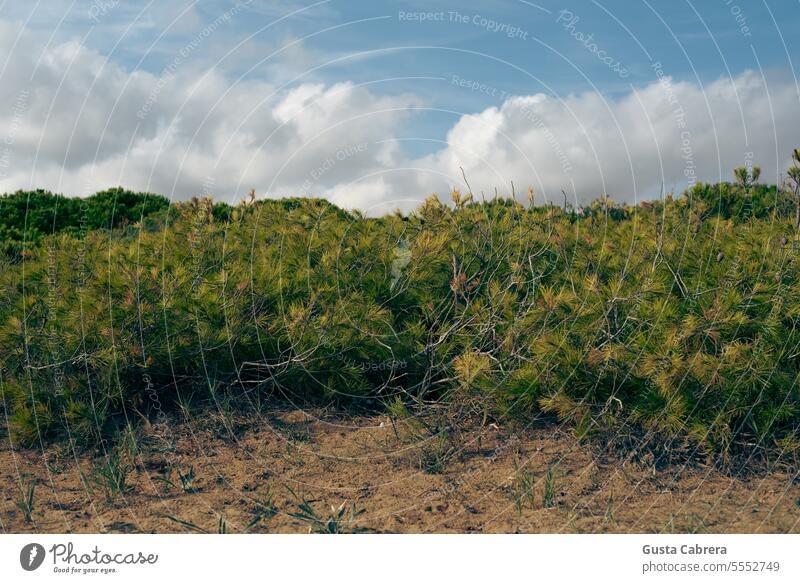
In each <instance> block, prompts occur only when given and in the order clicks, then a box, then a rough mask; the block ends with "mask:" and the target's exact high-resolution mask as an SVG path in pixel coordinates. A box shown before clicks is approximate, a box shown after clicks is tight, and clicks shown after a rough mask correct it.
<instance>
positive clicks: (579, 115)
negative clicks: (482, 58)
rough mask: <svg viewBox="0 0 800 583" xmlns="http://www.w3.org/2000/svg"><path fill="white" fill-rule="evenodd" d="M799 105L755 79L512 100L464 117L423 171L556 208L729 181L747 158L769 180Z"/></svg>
mask: <svg viewBox="0 0 800 583" xmlns="http://www.w3.org/2000/svg"><path fill="white" fill-rule="evenodd" d="M798 105H800V103H799V102H798V91H797V88H796V87H795V85H794V83H793V82H790V81H786V80H781V79H772V80H771V81H770V82H769V83H768V85H766V86H765V85H764V83H763V81H762V78H761V77H760V75H758V74H757V73H755V72H752V71H747V72H745V73H742V74H741V75H739V76H738V77H735V78H734V79H733V80H731V79H720V80H717V81H714V82H712V83H710V84H708V85H706V86H705V88H701V87H700V86H698V85H696V84H692V83H686V82H673V81H672V80H671V79H669V78H664V79H662V81H661V82H658V83H653V84H651V85H648V86H646V87H643V88H639V89H636V90H633V91H631V93H630V94H628V95H627V96H625V97H623V98H621V99H619V100H616V101H612V100H606V99H604V98H603V97H602V96H601V95H599V94H598V93H596V92H587V93H582V94H579V95H569V96H567V97H565V98H564V99H561V100H558V99H554V98H552V97H549V96H545V95H542V94H539V95H534V96H528V97H512V98H510V99H508V100H507V101H505V103H503V105H502V106H501V107H500V108H499V109H498V108H490V109H487V110H485V111H483V112H481V113H479V114H475V115H467V116H463V117H462V118H461V119H460V120H459V121H458V123H456V125H455V126H454V127H453V128H452V129H451V130H450V132H449V134H448V137H447V141H448V144H449V145H448V147H447V148H445V149H443V150H442V151H440V152H438V153H436V154H434V155H432V156H429V157H428V158H427V159H426V160H425V163H426V164H427V165H429V166H431V167H435V168H438V169H440V170H441V171H443V172H445V173H447V174H449V175H453V176H456V175H458V174H460V170H459V168H458V167H459V166H463V167H464V169H465V171H466V173H467V177H468V178H469V180H470V182H471V184H472V187H473V189H475V190H479V189H485V190H486V191H487V192H491V191H493V189H494V187H495V186H498V185H502V186H504V187H505V188H508V185H509V183H510V181H511V180H514V182H515V183H516V184H517V185H518V186H519V185H526V184H531V185H534V186H535V187H536V189H537V191H538V192H539V193H541V194H543V195H545V196H546V197H547V199H549V200H555V201H561V200H562V196H561V194H560V191H561V189H562V188H563V189H564V190H566V192H567V193H569V194H570V195H572V193H573V189H574V192H576V193H577V198H578V200H579V201H580V202H585V201H587V200H589V199H591V198H594V197H595V196H597V195H598V194H601V193H602V192H603V191H605V192H607V193H609V194H612V195H613V196H614V197H615V198H616V199H618V200H626V201H633V200H634V199H636V198H638V199H641V198H646V197H652V196H653V194H654V193H656V192H657V191H658V190H659V188H660V185H661V183H662V181H663V182H664V184H665V188H667V189H669V188H670V187H672V186H678V187H681V186H683V185H685V184H686V183H687V182H688V181H689V180H690V179H691V178H693V177H694V178H696V179H699V180H704V181H717V180H729V179H730V177H731V170H732V168H733V167H735V166H740V165H743V164H745V162H746V160H747V159H748V158H749V157H751V156H752V159H753V160H754V163H755V164H760V165H761V166H762V169H763V171H764V173H763V176H764V179H765V180H768V181H775V180H776V178H777V177H778V175H779V172H780V171H782V170H784V169H785V168H786V166H787V165H788V160H789V156H790V152H791V148H793V147H795V146H796V145H798V144H800V107H798ZM743 120H744V123H743ZM776 152H777V154H776ZM539 200H542V198H540V199H539Z"/></svg>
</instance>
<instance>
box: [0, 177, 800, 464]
mask: <svg viewBox="0 0 800 583" xmlns="http://www.w3.org/2000/svg"><path fill="white" fill-rule="evenodd" d="M715 188H716V190H715ZM726 188H729V187H726V186H724V185H717V186H716V187H714V188H712V187H705V186H703V187H696V188H695V189H694V190H693V191H692V192H691V193H688V194H687V196H685V197H682V198H680V199H678V200H672V199H667V200H666V201H664V202H663V203H647V204H642V205H640V206H637V207H616V206H614V205H613V203H611V202H610V201H608V200H601V201H600V202H598V203H597V204H595V205H592V206H591V207H589V208H588V209H585V210H584V211H582V212H572V211H571V210H569V209H561V208H558V207H539V208H535V209H525V208H523V207H522V206H521V205H519V204H517V203H515V202H513V201H509V200H497V201H492V202H487V203H464V204H459V205H458V206H457V208H451V207H449V206H446V205H443V204H442V203H440V202H439V201H438V199H435V198H431V199H429V200H427V201H426V202H425V203H424V204H423V205H422V206H421V207H420V208H419V209H418V210H417V211H416V212H415V213H413V214H412V215H411V216H409V217H403V216H400V215H399V214H398V215H392V216H386V217H382V218H377V219H373V218H365V217H362V216H361V215H359V214H358V213H349V212H346V211H343V210H341V209H338V208H336V207H334V206H333V205H331V204H330V203H327V202H324V201H319V200H310V199H290V200H284V201H260V202H255V203H251V204H242V205H240V206H238V207H226V206H224V205H222V206H221V205H213V204H212V203H211V202H210V201H208V200H197V199H195V200H193V201H191V202H187V203H180V204H175V205H172V207H171V208H170V210H169V213H166V214H165V213H162V214H161V215H154V216H160V217H161V219H160V220H161V221H162V222H161V223H159V224H155V223H154V224H152V225H150V227H147V226H146V225H142V228H141V229H140V230H138V231H135V235H136V236H135V237H134V236H126V235H125V234H124V233H123V234H121V235H120V236H112V237H109V236H108V234H107V233H101V232H90V233H88V234H86V236H85V237H83V239H78V238H75V237H72V236H69V235H67V234H61V235H58V236H52V237H48V238H46V239H44V240H43V241H42V244H41V245H39V246H38V247H36V248H35V249H32V250H31V252H30V257H28V258H27V259H26V261H25V264H24V270H25V271H24V279H23V271H22V266H20V265H10V266H6V268H4V269H3V270H2V271H0V274H1V275H0V291H2V292H3V293H2V295H0V298H1V299H0V346H3V352H2V355H1V356H0V360H1V361H0V365H2V367H3V369H4V371H5V372H4V376H3V379H2V381H3V384H2V389H3V397H4V401H5V402H6V403H7V404H8V406H9V407H10V409H11V412H12V426H11V429H12V431H13V433H14V435H15V437H16V438H17V439H19V440H24V441H27V442H30V441H33V440H35V439H37V438H39V437H41V436H53V437H57V436H64V435H67V434H68V433H69V434H70V435H73V436H79V437H83V438H84V439H85V440H86V441H87V442H94V441H96V440H97V439H101V438H102V437H103V436H107V435H112V434H114V432H116V431H118V430H119V429H120V428H121V427H123V426H125V424H126V423H127V421H126V420H129V419H135V418H137V417H138V416H137V415H136V412H138V413H140V414H142V415H151V416H152V415H154V414H156V412H157V411H159V410H161V409H162V408H164V409H167V408H169V407H170V406H171V405H172V404H173V403H174V402H175V401H176V399H179V398H180V399H185V398H186V397H187V396H190V395H191V396H194V397H201V398H208V399H211V398H215V397H216V396H217V395H218V394H219V393H220V392H225V393H227V395H228V396H230V397H232V398H236V399H240V400H242V401H246V400H248V399H250V398H251V396H252V395H253V394H254V391H261V392H267V393H275V394H281V395H289V396H292V397H293V398H302V399H318V400H324V401H328V402H335V403H338V404H341V405H346V406H351V407H360V406H369V405H370V403H372V402H374V400H376V399H377V400H383V401H388V400H391V399H394V398H396V397H397V396H403V398H408V397H409V396H413V397H414V398H415V399H417V400H420V401H426V400H448V399H462V398H469V399H473V400H477V401H478V402H481V403H484V404H485V405H486V404H488V405H486V406H490V407H491V409H492V411H491V413H490V414H491V415H506V416H514V417H518V418H523V419H530V418H531V417H533V416H536V415H538V414H540V413H542V412H544V413H547V414H552V415H555V416H557V417H558V418H560V419H562V420H567V421H569V422H570V423H572V424H573V426H574V427H575V428H576V431H577V432H578V434H579V435H580V436H586V435H590V434H593V433H599V432H630V431H634V430H636V431H639V432H640V433H644V434H645V435H649V436H660V437H665V438H668V439H672V438H681V439H690V440H692V441H693V442H694V443H696V444H697V445H698V446H699V447H701V448H702V449H703V450H704V451H706V452H709V453H711V452H715V453H727V452H731V451H734V450H736V451H755V450H756V449H758V450H759V451H760V450H763V449H772V450H780V451H788V450H793V449H796V448H797V445H798V426H799V423H798V420H799V419H800V416H799V415H798V406H800V392H799V391H798V384H797V381H798V371H799V370H800V362H799V361H798V353H800V349H799V347H800V332H799V331H798V330H800V279H799V278H798V275H800V274H799V273H798V269H799V267H798V264H797V261H796V253H795V252H794V250H793V247H791V245H792V243H791V241H795V242H796V239H795V233H794V230H793V228H792V224H791V219H790V218H789V215H790V214H791V209H789V212H788V214H787V213H783V214H781V213H778V212H777V211H776V212H775V213H773V216H771V218H770V219H769V220H767V219H766V217H767V216H768V215H769V213H767V212H766V211H765V212H763V213H762V212H761V211H758V210H756V211H755V212H754V214H753V217H754V220H749V221H747V222H739V221H737V219H736V217H737V216H738V215H737V214H736V212H737V211H736V210H735V204H728V203H726V205H727V206H724V205H723V206H721V205H720V204H717V206H716V207H714V208H715V209H717V211H714V213H717V212H718V216H717V215H715V214H714V213H711V212H709V209H711V208H712V207H711V206H710V204H711V203H710V201H713V200H715V197H716V199H719V197H721V196H722V195H723V193H724V192H727V191H726ZM758 192H761V191H758ZM770 192H772V191H770V190H769V188H767V187H764V190H763V197H762V195H761V194H758V195H757V196H756V195H754V197H756V198H758V199H759V200H761V198H763V199H764V200H765V201H766V200H769V197H770V196H771V195H770ZM725 196H727V195H725ZM759 197H761V198H759ZM117 200H119V198H118V199H117ZM726 200H727V199H726ZM758 204H760V203H758ZM758 204H756V205H755V208H756V209H758V208H760V207H758ZM765 204H766V203H765ZM126 205H127V206H126V208H137V209H138V210H136V211H135V212H144V211H143V210H142V208H140V207H135V206H134V207H131V205H128V204H127V203H126ZM723 208H724V209H727V210H725V212H722V211H721V210H719V209H723ZM773 208H774V207H773ZM612 209H616V210H614V212H611V210H612ZM712 215H713V216H716V218H715V219H714V220H713V221H712V220H708V219H709V217H711V216H712ZM98 216H101V217H102V218H101V219H100V220H101V221H107V220H108V221H111V220H112V219H111V217H110V215H108V214H102V213H100V214H99V215H98Z"/></svg>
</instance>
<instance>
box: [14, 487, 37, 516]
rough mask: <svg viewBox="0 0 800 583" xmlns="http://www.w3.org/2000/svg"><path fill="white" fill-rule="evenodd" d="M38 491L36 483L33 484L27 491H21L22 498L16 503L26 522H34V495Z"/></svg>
mask: <svg viewBox="0 0 800 583" xmlns="http://www.w3.org/2000/svg"><path fill="white" fill-rule="evenodd" d="M35 491H36V483H35V482H31V483H30V484H28V487H27V488H25V489H20V496H19V498H18V499H17V501H16V505H17V508H19V509H20V510H21V511H22V515H23V516H24V517H25V522H33V495H34V493H35Z"/></svg>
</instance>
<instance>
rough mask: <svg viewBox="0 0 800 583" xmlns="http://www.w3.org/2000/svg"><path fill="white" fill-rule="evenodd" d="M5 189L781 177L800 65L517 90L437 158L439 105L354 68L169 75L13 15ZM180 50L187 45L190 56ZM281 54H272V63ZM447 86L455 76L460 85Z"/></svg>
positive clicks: (596, 183) (205, 189)
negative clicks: (615, 86) (432, 107)
mask: <svg viewBox="0 0 800 583" xmlns="http://www.w3.org/2000/svg"><path fill="white" fill-rule="evenodd" d="M0 52H2V54H6V55H11V58H9V59H8V60H7V61H6V62H5V63H4V65H3V66H4V68H3V69H1V70H0V79H1V80H2V83H0V99H1V100H2V103H5V104H7V106H6V107H4V108H2V109H0V139H2V141H3V146H4V150H3V153H2V154H3V155H2V159H1V160H0V191H12V190H15V189H18V188H47V189H51V190H54V191H58V192H64V193H65V194H70V195H85V194H89V193H91V192H94V191H96V190H99V189H102V188H105V187H108V186H112V185H118V184H120V185H123V186H125V187H127V188H131V189H136V190H149V191H154V192H159V193H163V194H166V195H168V196H171V197H172V198H175V199H185V198H188V197H191V196H193V195H197V194H211V195H214V196H215V197H217V198H219V199H221V200H227V201H231V200H238V199H239V198H241V197H242V196H243V193H245V192H246V191H247V190H249V189H250V188H255V189H256V190H257V192H258V193H259V194H260V195H262V196H285V195H306V196H326V197H328V198H330V199H331V200H333V201H334V202H336V203H337V204H340V205H342V206H346V207H359V208H362V209H365V210H368V211H369V212H374V213H380V212H385V211H387V210H390V209H391V208H393V207H397V206H399V207H401V208H405V209H407V208H411V207H413V206H415V204H416V202H417V201H418V200H420V199H421V198H424V197H425V196H426V195H427V194H429V193H430V192H432V191H438V192H443V191H446V190H447V189H449V188H450V187H452V186H454V185H455V186H458V187H461V188H463V187H464V185H463V184H462V175H461V168H462V167H463V169H464V171H465V173H466V175H467V177H468V179H469V181H470V184H471V186H472V188H473V190H475V191H481V190H483V191H485V192H486V193H487V195H489V194H490V193H493V192H494V190H495V188H498V189H499V190H500V191H501V192H504V193H505V192H508V191H509V188H510V183H511V181H512V180H513V181H514V184H515V185H516V186H517V187H518V189H520V190H521V189H523V188H524V187H525V186H527V185H532V186H534V187H535V188H536V191H537V196H538V199H537V200H538V201H542V200H554V201H561V200H562V195H561V190H562V189H563V190H565V191H566V193H567V194H568V196H569V198H570V199H571V200H572V201H573V202H577V203H584V202H587V201H588V200H591V199H592V198H595V197H596V196H597V195H599V194H601V193H603V192H606V193H608V194H611V195H612V196H614V197H615V198H616V199H618V200H625V201H634V200H636V199H642V198H649V197H652V196H654V195H656V194H657V192H658V190H659V189H660V187H661V184H662V183H663V184H664V187H665V188H666V189H667V190H669V189H670V188H672V187H678V188H680V187H682V186H684V185H685V184H686V183H687V182H691V181H693V180H704V181H714V180H720V179H727V178H728V177H729V176H730V171H731V169H732V168H733V167H734V166H739V165H742V164H745V163H747V162H748V161H750V160H752V161H753V162H754V163H756V164H760V165H761V166H762V168H763V176H764V179H765V180H768V181H775V180H776V179H777V178H778V177H779V175H780V173H781V172H782V171H783V170H784V169H785V168H786V166H787V165H788V162H789V154H790V151H791V148H793V147H795V146H797V145H798V144H800V107H798V105H799V103H800V100H799V98H798V95H799V93H798V88H797V86H796V85H795V82H794V80H793V79H786V78H780V77H771V78H769V79H768V81H765V79H764V78H763V77H762V76H761V74H760V73H757V72H753V71H746V72H743V73H741V74H739V75H738V76H736V77H734V78H733V79H719V80H716V81H714V82H712V83H709V84H706V85H705V86H701V85H699V84H697V83H690V82H686V81H674V80H673V79H671V78H670V77H669V76H667V75H666V74H665V73H664V72H663V71H661V69H660V68H659V67H657V66H655V67H654V68H653V78H654V79H656V80H655V81H654V82H653V83H651V84H649V85H646V86H641V87H631V90H630V92H629V93H628V94H626V95H624V96H622V97H620V98H616V99H610V98H607V97H604V96H603V95H602V94H601V93H600V92H598V91H587V92H584V93H580V94H570V95H567V96H564V97H562V98H556V97H553V96H550V95H545V94H541V93H537V94H534V95H523V96H513V97H509V98H508V99H506V100H505V101H504V102H503V103H501V104H499V105H498V106H496V107H489V108H486V109H484V110H483V111H479V112H476V113H470V112H465V113H464V114H463V115H460V117H459V118H458V119H457V120H456V121H455V123H454V124H453V125H452V127H451V128H450V129H449V131H448V132H447V135H446V142H444V143H443V145H442V146H441V148H439V149H438V150H437V151H435V152H434V153H432V154H429V155H427V156H422V157H414V156H412V155H409V154H408V153H407V149H406V148H404V147H403V146H402V144H403V142H402V141H401V140H397V139H395V138H397V137H398V136H399V135H400V133H401V130H404V129H407V128H406V125H405V124H406V122H407V121H408V120H409V119H410V118H411V117H412V116H414V115H417V111H416V110H417V109H419V108H421V107H423V106H424V105H425V104H424V103H423V102H422V100H421V99H420V98H418V97H416V96H414V95H412V94H400V95H386V94H382V93H380V92H379V90H377V89H376V88H375V87H373V86H371V85H369V84H367V85H357V84H354V83H352V82H340V83H335V84H323V83H303V84H300V85H293V86H290V87H284V86H282V85H280V81H278V80H272V81H270V80H263V79H254V78H244V79H231V78H229V77H227V76H226V74H225V73H224V72H223V71H222V70H220V69H215V68H211V69H202V70H198V69H197V68H193V67H190V66H184V63H182V62H180V61H178V62H175V63H173V66H169V65H168V66H167V67H166V68H165V69H164V70H163V71H161V73H160V74H159V75H154V74H152V73H149V72H145V71H141V70H136V71H133V72H131V71H128V70H126V69H124V68H123V67H121V66H120V65H118V64H117V63H115V62H114V61H113V60H109V59H107V58H106V57H105V56H104V55H101V54H99V53H97V52H96V51H92V50H90V49H87V48H86V47H83V46H81V45H80V44H79V43H78V42H76V41H70V42H66V43H60V44H51V45H47V44H46V42H45V39H43V38H41V37H40V36H37V33H33V32H23V33H21V34H19V35H18V33H17V27H15V26H12V25H10V24H8V23H4V22H0ZM177 54H180V53H177ZM271 65H272V66H275V64H274V63H272V64H271ZM450 90H455V89H452V88H450Z"/></svg>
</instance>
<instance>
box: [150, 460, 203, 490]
mask: <svg viewBox="0 0 800 583" xmlns="http://www.w3.org/2000/svg"><path fill="white" fill-rule="evenodd" d="M171 476H172V468H170V469H169V470H168V471H167V475H166V476H156V478H154V479H155V480H158V481H159V482H163V483H164V484H166V485H167V486H169V487H170V488H177V487H178V486H177V484H175V482H173V481H172V478H171ZM194 479H195V475H194V466H190V467H189V470H188V471H187V472H186V473H185V474H184V473H183V472H181V471H180V470H178V481H180V483H181V490H183V492H184V493H185V494H194V493H195V492H198V491H199V490H198V488H196V487H195V486H194Z"/></svg>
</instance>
